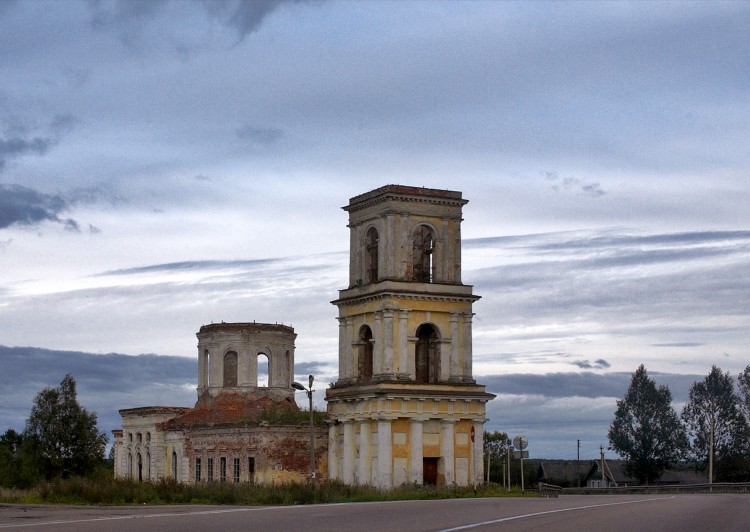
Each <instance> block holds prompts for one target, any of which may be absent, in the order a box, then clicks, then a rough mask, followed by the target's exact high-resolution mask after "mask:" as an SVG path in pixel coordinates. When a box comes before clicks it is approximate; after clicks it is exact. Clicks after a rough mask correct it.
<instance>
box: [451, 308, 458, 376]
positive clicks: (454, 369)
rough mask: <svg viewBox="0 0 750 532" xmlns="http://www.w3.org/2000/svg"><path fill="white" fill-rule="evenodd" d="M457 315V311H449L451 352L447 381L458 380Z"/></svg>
mask: <svg viewBox="0 0 750 532" xmlns="http://www.w3.org/2000/svg"><path fill="white" fill-rule="evenodd" d="M458 317H459V314H458V313H457V312H451V316H450V328H451V354H450V362H449V363H448V367H449V371H448V382H458V381H459V380H460V377H459V372H458V351H459V337H458Z"/></svg>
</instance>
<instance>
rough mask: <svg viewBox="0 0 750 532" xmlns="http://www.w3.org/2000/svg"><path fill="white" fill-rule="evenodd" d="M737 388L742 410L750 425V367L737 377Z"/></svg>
mask: <svg viewBox="0 0 750 532" xmlns="http://www.w3.org/2000/svg"><path fill="white" fill-rule="evenodd" d="M737 388H738V392H739V393H738V394H737V395H738V396H739V397H738V398H739V401H740V410H741V411H742V413H743V414H744V415H745V421H747V422H748V423H750V365H748V366H747V367H746V368H745V369H744V370H742V371H741V372H740V374H739V375H738V376H737Z"/></svg>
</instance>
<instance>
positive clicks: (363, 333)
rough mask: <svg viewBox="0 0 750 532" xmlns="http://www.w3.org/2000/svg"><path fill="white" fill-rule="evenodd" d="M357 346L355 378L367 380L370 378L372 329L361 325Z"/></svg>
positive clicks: (362, 380)
mask: <svg viewBox="0 0 750 532" xmlns="http://www.w3.org/2000/svg"><path fill="white" fill-rule="evenodd" d="M357 344H358V348H357V380H359V381H360V382H365V381H369V380H370V379H371V378H372V353H373V341H372V329H370V327H369V326H367V325H363V326H362V327H361V328H360V329H359V338H358V342H357Z"/></svg>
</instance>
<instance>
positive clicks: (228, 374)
mask: <svg viewBox="0 0 750 532" xmlns="http://www.w3.org/2000/svg"><path fill="white" fill-rule="evenodd" d="M235 386H237V353H235V352H234V351H229V352H228V353H227V354H225V355H224V387H225V388H226V387H230V388H231V387H235Z"/></svg>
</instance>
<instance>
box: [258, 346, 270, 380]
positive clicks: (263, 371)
mask: <svg viewBox="0 0 750 532" xmlns="http://www.w3.org/2000/svg"><path fill="white" fill-rule="evenodd" d="M268 369H269V364H268V355H266V354H265V353H258V386H259V387H263V388H265V387H267V386H270V383H271V379H270V377H269V372H268Z"/></svg>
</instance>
